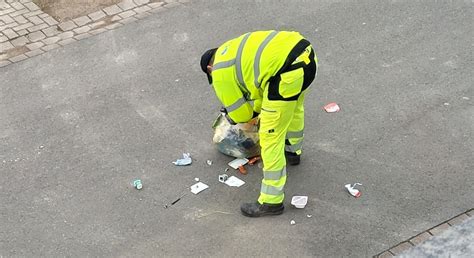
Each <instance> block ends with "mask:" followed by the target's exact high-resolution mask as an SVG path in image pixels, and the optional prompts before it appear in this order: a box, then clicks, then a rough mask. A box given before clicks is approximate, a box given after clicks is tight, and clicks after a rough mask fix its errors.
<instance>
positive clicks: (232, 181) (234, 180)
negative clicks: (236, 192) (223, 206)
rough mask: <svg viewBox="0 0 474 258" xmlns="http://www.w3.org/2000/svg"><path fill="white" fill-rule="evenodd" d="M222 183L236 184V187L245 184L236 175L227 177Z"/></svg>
mask: <svg viewBox="0 0 474 258" xmlns="http://www.w3.org/2000/svg"><path fill="white" fill-rule="evenodd" d="M224 183H225V184H226V185H228V186H236V187H240V186H242V185H244V184H245V182H244V181H242V180H240V179H239V178H238V177H235V176H231V177H229V178H227V180H226V181H225V182H224Z"/></svg>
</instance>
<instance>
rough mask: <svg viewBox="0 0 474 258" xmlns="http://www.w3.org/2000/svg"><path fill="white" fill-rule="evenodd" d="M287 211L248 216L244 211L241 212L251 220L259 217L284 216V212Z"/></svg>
mask: <svg viewBox="0 0 474 258" xmlns="http://www.w3.org/2000/svg"><path fill="white" fill-rule="evenodd" d="M284 210H285V209H284V208H283V209H281V210H278V211H274V212H271V213H270V212H267V213H262V214H247V213H245V212H243V211H240V212H241V213H242V215H244V216H245V217H249V218H258V217H263V216H273V215H281V214H283V211H284Z"/></svg>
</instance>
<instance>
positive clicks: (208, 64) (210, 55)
mask: <svg viewBox="0 0 474 258" xmlns="http://www.w3.org/2000/svg"><path fill="white" fill-rule="evenodd" d="M216 51H217V48H213V49H209V50H207V51H206V52H204V54H203V55H202V56H201V70H202V71H203V72H204V73H205V74H206V75H207V80H208V81H209V84H212V77H211V73H212V64H213V63H214V54H215V53H216Z"/></svg>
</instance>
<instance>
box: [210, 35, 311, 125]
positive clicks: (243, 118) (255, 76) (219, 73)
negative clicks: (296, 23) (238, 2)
mask: <svg viewBox="0 0 474 258" xmlns="http://www.w3.org/2000/svg"><path fill="white" fill-rule="evenodd" d="M302 39H304V38H303V36H301V34H299V33H298V32H290V31H257V32H249V33H246V34H244V35H242V36H240V37H238V38H235V39H231V40H229V41H227V42H225V43H224V44H222V45H221V46H220V47H219V48H218V49H217V51H216V54H215V57H214V64H213V70H212V85H213V87H214V90H215V92H216V95H217V97H218V98H219V100H220V101H221V103H222V104H223V105H224V107H225V108H226V109H227V112H228V115H229V117H230V118H231V119H232V120H233V121H234V122H237V123H243V122H247V121H248V120H250V119H251V118H252V115H253V111H254V110H255V111H256V112H258V113H260V108H261V101H262V97H263V96H262V94H263V91H264V90H265V88H266V87H267V86H268V80H269V79H270V78H271V77H272V76H274V75H275V74H276V73H278V71H279V70H280V69H281V68H282V66H283V65H284V64H285V61H286V60H287V57H288V55H289V54H290V52H291V50H292V49H293V48H294V47H295V46H296V45H297V44H298V42H300V41H301V40H302ZM251 102H254V103H253V107H252V105H251Z"/></svg>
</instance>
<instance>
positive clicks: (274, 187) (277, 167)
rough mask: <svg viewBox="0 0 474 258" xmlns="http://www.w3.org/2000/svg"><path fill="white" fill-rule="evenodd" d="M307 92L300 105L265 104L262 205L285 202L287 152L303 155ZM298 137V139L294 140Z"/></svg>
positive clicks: (301, 96) (261, 120) (296, 103)
mask: <svg viewBox="0 0 474 258" xmlns="http://www.w3.org/2000/svg"><path fill="white" fill-rule="evenodd" d="M305 94H306V91H305V92H303V93H302V94H301V95H300V96H299V98H298V100H297V101H269V100H264V101H263V103H262V111H261V113H260V130H259V136H260V146H261V149H262V151H261V155H262V161H263V179H262V187H261V190H260V197H259V198H258V202H259V203H260V204H262V203H269V204H277V203H282V202H283V199H284V198H285V196H284V192H283V187H284V186H285V183H286V159H285V145H286V144H285V142H286V140H288V141H289V142H290V143H292V144H291V145H287V146H286V148H287V149H290V148H291V150H292V151H291V152H293V150H296V151H294V152H296V153H299V154H301V147H302V143H303V133H302V132H303V128H304V107H303V104H304V98H305ZM295 135H296V136H297V137H294V136H295Z"/></svg>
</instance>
